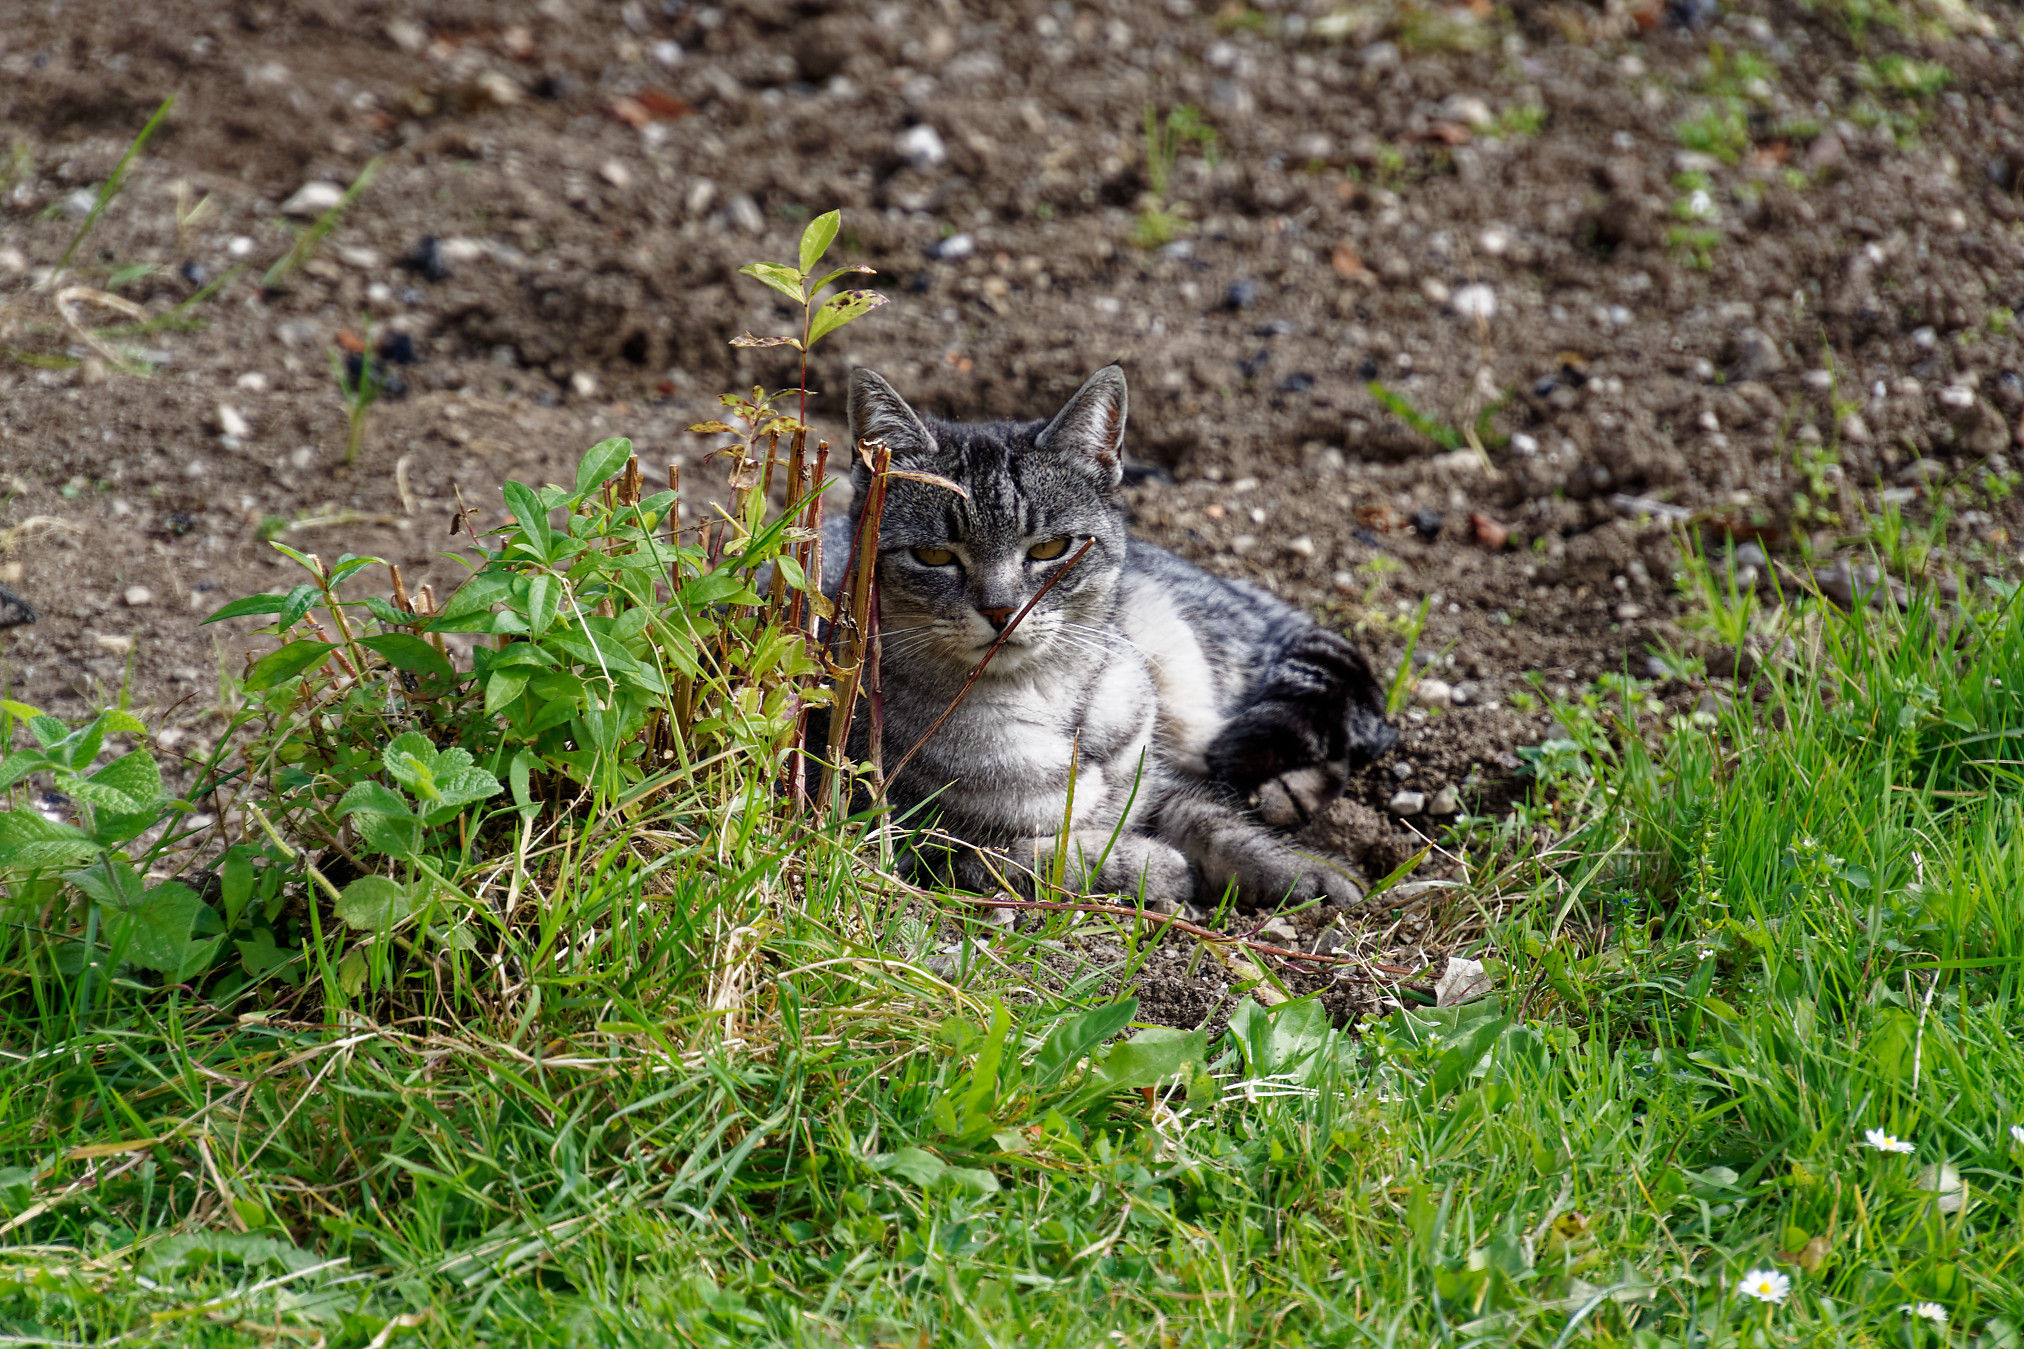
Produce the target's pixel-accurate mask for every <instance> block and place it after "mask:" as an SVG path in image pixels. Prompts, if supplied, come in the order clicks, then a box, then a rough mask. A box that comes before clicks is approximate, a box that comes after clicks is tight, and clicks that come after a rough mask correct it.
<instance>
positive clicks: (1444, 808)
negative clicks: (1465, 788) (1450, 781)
mask: <svg viewBox="0 0 2024 1349" xmlns="http://www.w3.org/2000/svg"><path fill="white" fill-rule="evenodd" d="M1461 809H1462V797H1461V794H1460V793H1459V792H1457V791H1456V790H1455V789H1454V787H1452V786H1448V787H1443V788H1441V790H1439V791H1437V792H1435V793H1434V798H1433V800H1431V801H1429V802H1427V814H1429V815H1456V814H1460V813H1461Z"/></svg>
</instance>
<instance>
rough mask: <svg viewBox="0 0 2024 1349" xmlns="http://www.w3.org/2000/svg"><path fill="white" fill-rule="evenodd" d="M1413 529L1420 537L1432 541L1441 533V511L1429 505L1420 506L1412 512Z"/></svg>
mask: <svg viewBox="0 0 2024 1349" xmlns="http://www.w3.org/2000/svg"><path fill="white" fill-rule="evenodd" d="M1413 529H1414V530H1415V531H1416V532H1417V533H1418V534H1419V536H1420V537H1421V538H1422V539H1425V540H1426V541H1427V542H1428V543H1432V542H1433V541H1434V540H1435V539H1436V538H1438V537H1440V533H1441V513H1440V512H1439V511H1437V510H1434V509H1433V508H1432V507H1429V506H1422V507H1420V508H1419V509H1418V510H1416V511H1414V512H1413Z"/></svg>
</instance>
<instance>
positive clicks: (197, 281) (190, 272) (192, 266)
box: [176, 258, 211, 286]
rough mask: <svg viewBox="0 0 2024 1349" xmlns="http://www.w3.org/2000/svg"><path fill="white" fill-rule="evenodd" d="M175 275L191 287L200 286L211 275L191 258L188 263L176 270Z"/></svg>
mask: <svg viewBox="0 0 2024 1349" xmlns="http://www.w3.org/2000/svg"><path fill="white" fill-rule="evenodd" d="M176 275H178V276H180V277H182V278H183V280H185V281H187V282H189V283H190V284H191V285H193V286H201V285H203V284H204V282H205V280H206V279H207V278H209V276H210V275H211V269H210V268H208V267H206V266H205V265H204V264H203V263H201V262H198V261H197V260H196V259H195V258H192V259H191V260H190V261H188V262H186V263H184V264H183V265H182V266H180V267H178V268H176Z"/></svg>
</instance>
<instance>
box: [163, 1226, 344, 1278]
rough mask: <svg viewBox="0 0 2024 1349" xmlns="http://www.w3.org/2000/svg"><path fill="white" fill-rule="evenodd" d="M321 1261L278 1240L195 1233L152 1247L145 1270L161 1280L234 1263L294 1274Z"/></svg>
mask: <svg viewBox="0 0 2024 1349" xmlns="http://www.w3.org/2000/svg"><path fill="white" fill-rule="evenodd" d="M321 1258H322V1257H321V1256H319V1255H317V1254H316V1253H315V1252H312V1251H305V1250H301V1249H299V1248H298V1247H295V1246H291V1245H289V1244H288V1243H287V1242H286V1241H282V1240H280V1239H279V1238H276V1237H261V1236H253V1235H250V1234H241V1233H235V1232H193V1233H191V1234H189V1235H188V1236H175V1237H168V1238H166V1239H164V1240H162V1241H158V1242H156V1243H155V1244H154V1245H153V1246H151V1247H149V1248H148V1254H147V1259H146V1264H145V1268H146V1270H147V1272H148V1273H149V1274H152V1275H155V1276H156V1277H160V1276H162V1275H164V1274H174V1273H175V1272H176V1271H177V1270H179V1269H181V1268H182V1267H183V1266H184V1265H186V1264H200V1265H210V1264H222V1263H224V1262H225V1261H227V1260H231V1261H236V1262H237V1263H239V1264H242V1265H245V1266H248V1267H249V1268H250V1267H254V1266H258V1265H273V1266H274V1267H275V1268H277V1269H280V1270H284V1271H287V1272H290V1273H293V1272H295V1271H297V1270H304V1269H308V1268H309V1267H310V1266H311V1265H314V1264H316V1263H317V1262H318V1261H319V1260H320V1259H321Z"/></svg>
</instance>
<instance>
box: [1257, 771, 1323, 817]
mask: <svg viewBox="0 0 2024 1349" xmlns="http://www.w3.org/2000/svg"><path fill="white" fill-rule="evenodd" d="M1345 781H1346V779H1345V778H1344V775H1343V773H1342V772H1341V770H1340V769H1338V768H1337V767H1336V766H1335V765H1334V764H1310V765H1308V766H1307V767H1305V768H1296V769H1294V770H1293V771H1291V772H1289V773H1281V774H1280V775H1279V776H1277V777H1275V778H1270V779H1268V780H1267V781H1266V782H1265V783H1264V784H1263V785H1262V786H1260V787H1259V788H1258V791H1257V793H1256V794H1255V796H1254V797H1253V801H1254V803H1255V805H1256V806H1257V810H1258V818H1259V819H1261V820H1263V821H1265V823H1267V824H1269V825H1271V826H1272V827H1273V828H1275V829H1300V828H1304V827H1305V826H1306V825H1307V824H1308V823H1309V822H1311V821H1313V820H1315V819H1317V818H1319V817H1320V815H1321V813H1322V812H1323V811H1325V810H1327V809H1328V808H1329V807H1330V806H1331V805H1334V804H1335V799H1336V798H1337V797H1339V796H1341V795H1342V789H1343V786H1344V784H1345Z"/></svg>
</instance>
